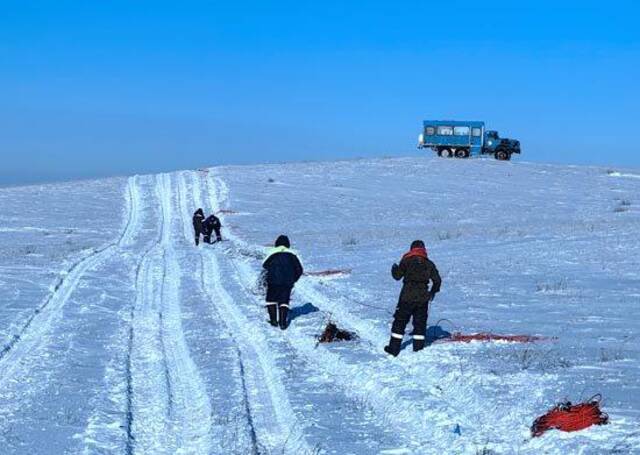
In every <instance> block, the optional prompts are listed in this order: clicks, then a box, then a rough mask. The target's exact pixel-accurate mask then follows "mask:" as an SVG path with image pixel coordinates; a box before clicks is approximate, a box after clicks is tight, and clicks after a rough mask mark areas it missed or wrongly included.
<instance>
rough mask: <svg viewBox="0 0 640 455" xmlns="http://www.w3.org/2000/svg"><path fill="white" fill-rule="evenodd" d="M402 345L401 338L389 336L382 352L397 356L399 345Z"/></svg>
mask: <svg viewBox="0 0 640 455" xmlns="http://www.w3.org/2000/svg"><path fill="white" fill-rule="evenodd" d="M401 346H402V340H401V339H400V338H394V337H391V339H390V340H389V345H388V346H385V347H384V352H386V353H387V354H391V355H392V356H394V357H397V356H398V354H400V347H401Z"/></svg>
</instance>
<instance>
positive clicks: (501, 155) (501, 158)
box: [495, 150, 511, 161]
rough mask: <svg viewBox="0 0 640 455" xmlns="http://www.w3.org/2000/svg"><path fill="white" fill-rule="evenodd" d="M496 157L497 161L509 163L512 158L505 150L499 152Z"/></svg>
mask: <svg viewBox="0 0 640 455" xmlns="http://www.w3.org/2000/svg"><path fill="white" fill-rule="evenodd" d="M495 156H496V160H499V161H508V160H509V159H510V158H511V155H509V152H506V151H504V150H498V151H497V152H496V155H495Z"/></svg>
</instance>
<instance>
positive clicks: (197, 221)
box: [193, 209, 204, 246]
mask: <svg viewBox="0 0 640 455" xmlns="http://www.w3.org/2000/svg"><path fill="white" fill-rule="evenodd" d="M203 222H204V212H203V211H202V209H198V210H196V211H195V213H194V214H193V230H194V231H195V237H196V246H198V245H199V244H200V236H201V235H202V234H203V233H204V226H203Z"/></svg>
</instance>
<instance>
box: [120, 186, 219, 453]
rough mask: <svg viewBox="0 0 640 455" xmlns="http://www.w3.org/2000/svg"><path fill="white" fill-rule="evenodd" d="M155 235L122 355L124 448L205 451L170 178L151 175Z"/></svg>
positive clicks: (205, 420) (202, 399) (207, 441)
mask: <svg viewBox="0 0 640 455" xmlns="http://www.w3.org/2000/svg"><path fill="white" fill-rule="evenodd" d="M156 194H157V196H158V199H159V200H160V202H161V203H160V207H161V213H162V222H161V226H162V227H161V229H160V232H159V238H158V241H157V242H156V244H155V245H153V246H152V247H151V248H150V249H149V250H148V251H147V252H146V253H145V255H144V257H143V259H142V261H141V263H140V266H139V268H138V272H137V278H136V283H137V284H136V287H137V298H136V303H135V306H134V308H133V310H132V311H133V314H132V324H131V331H130V336H129V339H130V356H129V359H128V361H127V365H128V367H127V369H128V375H127V376H128V386H127V396H128V398H127V401H128V403H129V408H128V409H129V410H128V412H127V440H128V443H127V453H136V452H140V453H164V452H169V453H209V451H210V448H211V444H212V441H211V437H210V436H211V435H210V432H209V428H210V427H211V421H210V419H211V406H210V403H209V401H208V396H207V393H206V390H205V388H204V385H203V382H202V379H201V377H200V375H199V372H198V370H197V368H196V366H195V364H194V363H193V361H192V360H191V357H190V355H189V351H188V348H187V345H186V342H185V340H184V334H183V331H182V321H181V312H180V304H179V299H180V295H179V294H180V276H181V270H180V265H179V263H178V261H177V258H176V254H175V251H174V248H173V245H172V243H171V227H172V224H171V221H172V201H171V179H170V176H169V175H166V174H164V175H161V176H157V177H156Z"/></svg>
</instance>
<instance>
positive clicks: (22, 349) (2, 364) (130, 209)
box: [0, 176, 140, 386]
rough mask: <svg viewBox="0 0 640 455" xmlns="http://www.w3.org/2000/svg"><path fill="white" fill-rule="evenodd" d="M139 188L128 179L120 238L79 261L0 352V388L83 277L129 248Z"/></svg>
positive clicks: (38, 343)
mask: <svg viewBox="0 0 640 455" xmlns="http://www.w3.org/2000/svg"><path fill="white" fill-rule="evenodd" d="M139 198H140V193H139V188H138V185H137V177H136V176H134V177H131V178H129V180H128V182H127V197H126V210H127V216H126V221H125V226H124V229H123V230H122V232H121V234H120V236H119V237H118V238H117V239H116V240H114V241H112V242H110V243H108V244H106V245H104V246H102V247H100V248H98V249H95V250H94V251H93V252H92V253H90V254H89V255H88V256H85V257H84V258H82V259H80V260H78V261H76V262H75V263H74V264H72V265H71V267H69V268H68V269H67V270H66V271H64V272H63V273H62V274H61V276H60V278H58V280H57V282H56V283H55V285H54V286H53V289H52V292H51V293H50V294H49V296H48V297H47V298H46V299H45V300H44V301H43V302H42V304H41V305H40V306H39V307H38V308H36V309H35V310H34V312H33V314H32V315H31V316H30V317H29V318H28V319H27V320H26V321H25V323H24V324H23V326H22V327H21V328H20V329H19V330H18V332H17V333H16V334H14V335H13V337H12V338H11V339H10V340H9V342H8V343H7V344H5V346H3V348H2V350H0V386H3V384H4V381H7V380H9V379H10V378H12V376H13V374H14V372H15V369H16V368H17V367H18V365H19V363H20V359H22V358H24V357H25V356H26V355H28V354H30V353H33V352H35V350H36V349H38V348H39V347H40V346H41V345H42V344H43V343H44V340H43V338H44V336H45V334H46V333H47V332H49V331H50V330H51V328H52V327H53V326H54V325H55V323H56V322H57V321H58V320H59V318H60V316H61V312H62V309H63V308H64V306H65V305H66V303H67V301H68V300H69V298H70V297H71V295H72V294H73V292H74V291H75V290H76V288H77V286H78V284H79V282H80V281H81V279H82V277H83V275H84V274H85V273H86V272H87V271H89V270H91V269H93V268H95V267H96V266H98V265H99V264H101V263H102V262H104V261H105V260H107V259H108V258H109V257H111V256H112V255H113V254H115V253H116V252H117V251H119V250H120V249H121V248H124V247H126V246H127V245H129V244H130V243H131V242H132V240H133V238H134V237H135V235H136V232H137V230H138V225H139V224H138V218H139V216H138V211H139Z"/></svg>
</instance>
